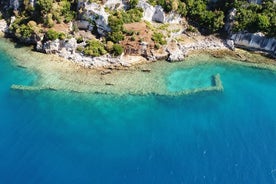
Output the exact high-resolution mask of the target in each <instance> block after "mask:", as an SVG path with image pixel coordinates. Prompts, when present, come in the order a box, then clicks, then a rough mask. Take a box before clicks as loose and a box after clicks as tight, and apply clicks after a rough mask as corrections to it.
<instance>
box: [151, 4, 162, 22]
mask: <svg viewBox="0 0 276 184" xmlns="http://www.w3.org/2000/svg"><path fill="white" fill-rule="evenodd" d="M152 21H155V22H160V23H164V22H165V13H164V10H163V8H162V7H161V6H155V11H154V14H153V16H152Z"/></svg>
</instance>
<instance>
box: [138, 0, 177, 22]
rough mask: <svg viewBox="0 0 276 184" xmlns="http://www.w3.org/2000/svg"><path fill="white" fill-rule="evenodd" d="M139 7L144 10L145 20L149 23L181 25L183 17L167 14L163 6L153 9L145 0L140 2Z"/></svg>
mask: <svg viewBox="0 0 276 184" xmlns="http://www.w3.org/2000/svg"><path fill="white" fill-rule="evenodd" d="M137 7H139V8H142V9H143V18H142V19H143V20H146V21H149V22H152V21H154V22H159V23H177V24H178V23H180V21H181V16H180V15H178V14H176V13H170V14H168V15H166V14H165V12H164V10H163V8H162V7H161V6H159V5H158V6H155V7H153V6H152V5H150V4H149V3H147V2H146V1H145V0H140V1H139V2H138V5H137Z"/></svg>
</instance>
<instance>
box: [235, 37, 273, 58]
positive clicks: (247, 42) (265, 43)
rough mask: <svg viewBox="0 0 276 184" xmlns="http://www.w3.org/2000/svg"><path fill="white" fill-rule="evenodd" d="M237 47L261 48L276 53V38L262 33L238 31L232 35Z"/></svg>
mask: <svg viewBox="0 0 276 184" xmlns="http://www.w3.org/2000/svg"><path fill="white" fill-rule="evenodd" d="M231 39H232V40H233V41H234V43H235V45H236V46H237V47H242V48H246V49H251V50H260V51H265V52H268V53H271V54H272V55H274V56H275V55H276V39H275V38H267V37H265V36H264V35H263V34H262V33H237V34H233V35H232V36H231Z"/></svg>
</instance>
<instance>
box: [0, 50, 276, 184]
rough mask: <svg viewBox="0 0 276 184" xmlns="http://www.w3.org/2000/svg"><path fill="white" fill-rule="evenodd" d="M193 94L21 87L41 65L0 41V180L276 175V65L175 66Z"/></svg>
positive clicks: (207, 182) (255, 181) (264, 180)
mask: <svg viewBox="0 0 276 184" xmlns="http://www.w3.org/2000/svg"><path fill="white" fill-rule="evenodd" d="M216 73H220V75H221V80H222V82H223V85H224V91H223V92H208V93H200V94H193V95H190V96H180V97H165V96H154V95H147V96H139V95H123V96H116V95H101V94H85V93H84V94H83V93H71V92H59V91H41V92H26V91H25V92H24V91H14V90H11V89H10V86H11V85H12V84H25V85H29V84H32V82H33V81H35V80H36V78H37V77H38V76H37V75H36V73H34V72H30V71H27V70H26V69H24V68H19V67H17V66H16V65H15V64H14V62H13V61H12V59H11V57H10V56H8V55H7V54H5V53H4V52H3V51H0V102H1V103H0V118H1V119H0V183H1V184H18V183H21V184H49V183H51V184H55V183H57V184H61V183H66V184H70V183H72V184H75V183H78V184H88V183H89V184H92V183H93V184H94V183H131V184H135V183H139V184H140V183H141V184H145V183H152V184H160V183H165V184H174V183H179V184H181V183H184V184H186V183H187V184H191V183H196V184H201V183H202V184H213V183H214V184H216V183H217V184H222V183H223V184H238V183H242V184H244V183H246V184H248V183H250V184H275V183H276V170H275V169H276V72H273V71H269V70H263V69H256V68H255V69H254V68H250V67H244V66H240V65H237V64H231V63H225V62H222V63H216V64H215V63H214V64H210V63H206V64H199V65H198V66H193V67H192V66H191V67H188V68H186V69H183V68H182V69H179V70H175V71H172V73H171V74H170V75H168V76H161V77H165V78H166V81H167V86H168V90H170V91H178V90H183V89H186V88H189V89H190V88H195V87H198V86H203V87H204V86H206V85H207V86H208V85H209V83H210V80H206V79H208V77H210V76H211V75H213V74H216Z"/></svg>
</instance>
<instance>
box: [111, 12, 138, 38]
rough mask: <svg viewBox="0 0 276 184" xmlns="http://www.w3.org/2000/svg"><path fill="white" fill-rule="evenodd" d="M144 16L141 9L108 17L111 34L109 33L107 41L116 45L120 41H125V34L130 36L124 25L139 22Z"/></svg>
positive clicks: (113, 13)
mask: <svg viewBox="0 0 276 184" xmlns="http://www.w3.org/2000/svg"><path fill="white" fill-rule="evenodd" d="M142 16H143V11H142V10H141V9H139V8H133V9H130V10H127V11H124V10H120V11H114V12H112V14H111V15H110V16H109V17H108V23H109V27H110V28H111V32H110V33H108V35H107V39H108V40H110V41H112V42H114V43H119V41H121V40H123V39H124V33H126V34H128V32H127V31H125V30H124V26H123V25H124V24H126V23H132V22H139V21H141V18H142Z"/></svg>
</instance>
